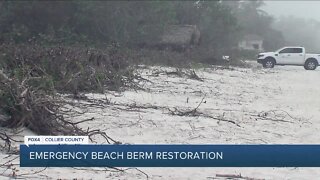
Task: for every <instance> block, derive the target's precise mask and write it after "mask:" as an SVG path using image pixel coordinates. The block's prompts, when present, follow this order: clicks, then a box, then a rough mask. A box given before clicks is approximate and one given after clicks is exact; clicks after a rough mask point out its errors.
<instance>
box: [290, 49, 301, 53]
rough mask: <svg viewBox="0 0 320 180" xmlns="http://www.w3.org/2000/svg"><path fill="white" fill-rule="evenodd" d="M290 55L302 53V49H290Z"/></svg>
mask: <svg viewBox="0 0 320 180" xmlns="http://www.w3.org/2000/svg"><path fill="white" fill-rule="evenodd" d="M291 53H302V48H292V52H291Z"/></svg>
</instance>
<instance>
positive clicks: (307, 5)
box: [261, 0, 320, 21]
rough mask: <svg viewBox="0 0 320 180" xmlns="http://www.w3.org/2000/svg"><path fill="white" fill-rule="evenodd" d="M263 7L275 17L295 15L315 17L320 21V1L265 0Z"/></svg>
mask: <svg viewBox="0 0 320 180" xmlns="http://www.w3.org/2000/svg"><path fill="white" fill-rule="evenodd" d="M261 9H262V10H264V11H266V12H267V13H268V14H270V15H273V16H275V17H279V16H281V15H285V16H287V15H293V16H296V17H302V18H313V19H315V20H317V21H320V1H315V0H314V1H303V0H300V1H299V0H295V1H289V0H287V1H277V0H269V1H268V0H265V6H263V7H262V8H261Z"/></svg>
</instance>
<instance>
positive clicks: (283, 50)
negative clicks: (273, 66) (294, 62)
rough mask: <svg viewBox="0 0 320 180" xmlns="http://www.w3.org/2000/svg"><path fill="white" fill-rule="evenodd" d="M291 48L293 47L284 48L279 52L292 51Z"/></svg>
mask: <svg viewBox="0 0 320 180" xmlns="http://www.w3.org/2000/svg"><path fill="white" fill-rule="evenodd" d="M291 49H292V48H286V49H282V50H281V51H280V52H279V53H280V54H281V53H291Z"/></svg>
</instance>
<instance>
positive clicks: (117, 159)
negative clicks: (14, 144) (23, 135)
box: [20, 145, 320, 167]
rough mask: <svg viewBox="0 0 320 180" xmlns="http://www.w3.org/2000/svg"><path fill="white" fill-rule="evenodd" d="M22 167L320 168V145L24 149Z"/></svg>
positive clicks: (103, 146)
mask: <svg viewBox="0 0 320 180" xmlns="http://www.w3.org/2000/svg"><path fill="white" fill-rule="evenodd" d="M20 165H21V167H320V145H29V146H27V145H20Z"/></svg>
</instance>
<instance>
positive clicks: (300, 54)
mask: <svg viewBox="0 0 320 180" xmlns="http://www.w3.org/2000/svg"><path fill="white" fill-rule="evenodd" d="M257 62H258V63H260V64H262V65H263V67H265V68H273V67H274V66H275V65H295V66H304V68H305V69H306V70H315V69H316V68H317V66H319V64H320V54H308V53H306V51H305V48H304V47H283V48H281V49H279V50H277V51H275V52H265V53H260V54H259V55H258V60H257Z"/></svg>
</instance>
